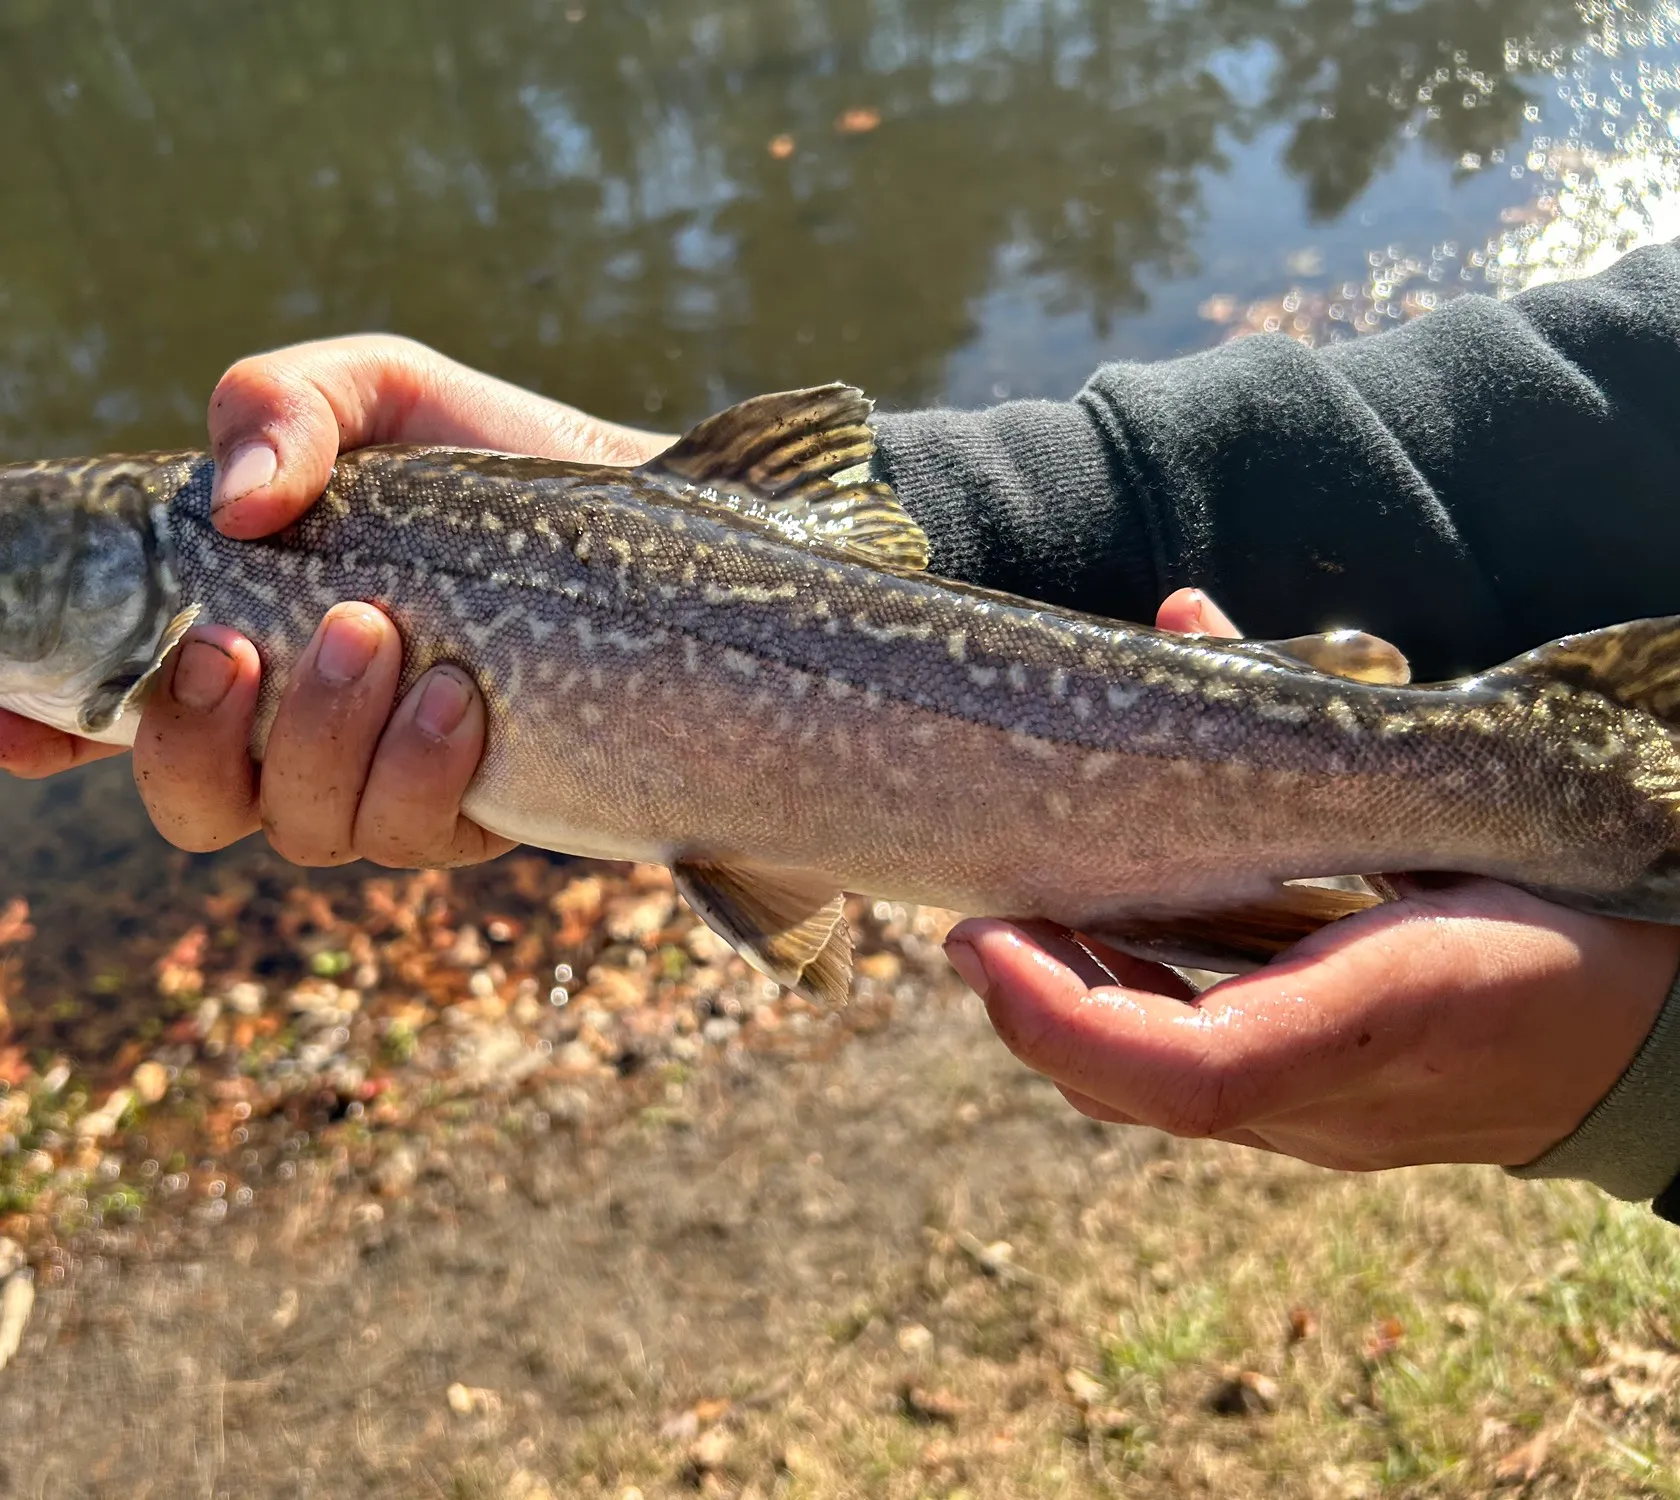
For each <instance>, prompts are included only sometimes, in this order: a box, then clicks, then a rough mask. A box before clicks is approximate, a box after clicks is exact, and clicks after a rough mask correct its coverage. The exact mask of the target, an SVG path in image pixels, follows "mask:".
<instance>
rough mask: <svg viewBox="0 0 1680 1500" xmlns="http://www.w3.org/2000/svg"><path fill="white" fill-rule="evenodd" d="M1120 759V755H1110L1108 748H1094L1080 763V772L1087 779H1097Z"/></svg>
mask: <svg viewBox="0 0 1680 1500" xmlns="http://www.w3.org/2000/svg"><path fill="white" fill-rule="evenodd" d="M1119 759H1120V757H1119V756H1118V755H1110V754H1109V753H1108V752H1107V751H1106V750H1094V751H1092V753H1091V754H1089V755H1087V756H1086V757H1085V759H1084V760H1082V761H1081V762H1080V763H1079V774H1080V776H1081V777H1082V778H1083V779H1084V780H1086V781H1095V780H1096V779H1097V778H1098V777H1099V776H1101V775H1102V774H1103V772H1104V771H1107V770H1108V769H1109V768H1110V767H1111V766H1113V765H1114V764H1115V763H1116V762H1117V761H1118V760H1119Z"/></svg>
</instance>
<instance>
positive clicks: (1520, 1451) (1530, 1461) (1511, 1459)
mask: <svg viewBox="0 0 1680 1500" xmlns="http://www.w3.org/2000/svg"><path fill="white" fill-rule="evenodd" d="M1551 1446H1552V1434H1551V1432H1550V1431H1549V1430H1548V1429H1546V1428H1544V1427H1543V1428H1541V1429H1540V1431H1539V1432H1537V1433H1535V1434H1534V1436H1533V1437H1531V1438H1530V1439H1529V1440H1528V1441H1527V1442H1526V1443H1523V1444H1521V1445H1520V1446H1519V1447H1516V1448H1513V1449H1512V1450H1511V1451H1510V1452H1509V1453H1507V1454H1506V1455H1505V1456H1504V1457H1503V1458H1502V1459H1500V1460H1499V1462H1498V1463H1497V1464H1495V1465H1494V1466H1493V1482H1494V1483H1495V1484H1532V1483H1533V1482H1534V1480H1535V1479H1536V1478H1537V1477H1538V1476H1539V1473H1540V1470H1541V1469H1543V1468H1544V1467H1545V1465H1546V1450H1547V1449H1548V1448H1550V1447H1551Z"/></svg>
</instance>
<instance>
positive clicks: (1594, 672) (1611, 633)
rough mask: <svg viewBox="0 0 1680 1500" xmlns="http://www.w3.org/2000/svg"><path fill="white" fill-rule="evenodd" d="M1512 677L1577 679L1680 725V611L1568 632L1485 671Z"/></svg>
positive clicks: (1487, 676) (1495, 676)
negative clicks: (1620, 623)
mask: <svg viewBox="0 0 1680 1500" xmlns="http://www.w3.org/2000/svg"><path fill="white" fill-rule="evenodd" d="M1511 677H1526V678H1541V679H1548V678H1549V679H1551V680H1552V681H1556V682H1569V683H1573V684H1575V685H1576V686H1578V687H1584V688H1590V689H1591V690H1592V691H1593V692H1596V693H1602V694H1603V695H1604V696H1605V697H1606V698H1609V699H1612V700H1613V701H1615V702H1617V703H1620V704H1622V705H1624V706H1625V707H1627V708H1636V709H1640V710H1642V711H1643V712H1645V713H1648V714H1651V715H1653V716H1655V717H1656V718H1659V719H1661V720H1663V721H1664V722H1665V723H1667V724H1673V725H1677V726H1680V615H1661V616H1658V617H1655V618H1653V619H1648V620H1632V621H1629V622H1628V623H1627V624H1625V625H1610V626H1607V627H1606V628H1605V629H1603V630H1589V631H1586V632H1584V633H1583V634H1581V635H1566V636H1564V637H1563V638H1562V639H1561V640H1556V641H1552V642H1550V643H1549V644H1547V645H1544V646H1537V647H1536V648H1535V649H1534V650H1533V651H1528V652H1525V653H1524V654H1523V655H1521V656H1518V657H1515V658H1513V659H1512V660H1511V661H1508V662H1506V663H1505V664H1504V666H1501V667H1495V668H1494V669H1493V670H1492V671H1491V672H1486V673H1484V674H1483V680H1484V681H1489V680H1492V681H1497V680H1499V679H1501V678H1511Z"/></svg>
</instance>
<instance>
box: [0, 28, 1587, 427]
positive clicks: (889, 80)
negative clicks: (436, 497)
mask: <svg viewBox="0 0 1680 1500" xmlns="http://www.w3.org/2000/svg"><path fill="white" fill-rule="evenodd" d="M98 17H99V18H98V19H89V17H88V16H87V15H86V14H83V13H80V11H79V8H76V7H61V6H51V5H48V4H45V3H42V0H33V3H20V4H17V5H14V6H11V7H9V8H8V9H7V10H6V11H5V12H3V13H0V141H4V142H5V150H4V152H3V153H0V203H3V204H4V205H5V212H4V215H3V216H0V449H3V450H4V451H5V452H6V453H8V454H11V455H18V454H31V455H33V454H40V453H46V452H50V451H61V450H65V449H85V448H91V447H99V448H107V449H109V448H118V447H124V446H132V445H147V446H151V445H156V444H159V443H162V442H168V441H175V440H190V439H192V438H193V437H195V436H196V434H197V431H198V428H199V420H200V411H201V406H202V400H203V396H204V393H205V392H206V391H207V389H208V388H209V385H210V384H211V382H212V381H213V380H214V378H215V376H216V375H217V374H218V373H219V371H220V369H221V367H222V366H223V365H224V364H225V363H226V362H227V361H228V360H230V359H231V358H233V357H235V356H236V355H238V354H240V353H242V352H245V351H247V350H250V349H253V348H257V347H262V346H266V345H272V344H274V343H277V342H283V341H289V340H294V339H299V338H305V337H312V336H316V335H319V334H322V333H326V332H341V331H346V330H350V329H355V328H362V327H369V326H383V327H390V328H396V329H399V330H401V331H404V332H407V333H410V334H413V335H415V336H417V337H419V338H422V339H425V340H428V341H430V342H433V343H435V344H438V345H440V346H441V347H444V348H446V349H448V350H450V351H451V352H453V353H455V354H457V355H459V356H460V357H462V358H464V359H467V360H470V361H474V362H477V363H482V364H485V365H489V366H493V367H494V368H495V369H497V370H498V371H499V372H500V373H502V374H505V375H506V376H508V377H509V378H511V379H514V380H519V381H523V382H526V383H528V384H531V385H534V386H537V387H540V388H543V389H546V390H549V391H551V392H553V393H555V394H559V395H563V396H565V397H567V398H569V399H572V400H575V401H578V402H580V403H582V404H586V405H588V406H589V407H591V408H593V409H595V410H598V411H601V412H603V413H606V414H609V415H613V416H617V417H621V418H625V419H629V420H640V421H643V422H649V423H653V424H658V425H677V424H678V423H680V422H682V421H685V420H688V419H690V418H693V417H695V416H697V415H698V414H700V413H701V412H703V411H704V410H706V409H709V408H711V407H713V406H716V405H717V404H719V403H720V402H722V401H723V400H725V399H727V398H728V397H730V396H733V395H737V394H740V393H742V392H745V391H748V390H757V389H763V388H767V387H773V386H778V385H784V384H793V383H795V382H798V381H801V380H806V379H810V378H814V377H826V376H828V375H830V374H832V373H835V372H837V371H844V372H846V373H847V374H849V375H851V376H852V377H853V378H859V379H864V380H867V381H868V382H869V383H870V384H871V386H872V388H873V389H875V390H876V391H877V392H878V393H879V394H881V395H883V396H886V397H888V398H896V399H898V400H905V401H908V400H926V399H929V398H932V397H934V396H936V395H937V394H938V391H939V389H940V376H941V368H942V365H943V362H944V361H945V360H946V358H947V357H948V356H949V354H950V353H951V351H953V350H954V349H956V348H959V347H960V346H962V345H963V344H964V343H965V342H966V341H967V340H968V339H969V338H970V337H971V336H972V334H973V331H974V326H973V320H974V317H975V313H974V308H975V305H976V303H977V301H978V300H979V299H980V298H981V297H982V296H983V295H984V294H985V293H987V292H988V290H991V289H993V288H995V287H996V286H997V285H998V284H999V283H1000V282H1002V281H1005V280H1008V279H1010V278H1020V277H1032V278H1035V283H1034V284H1035V285H1042V287H1043V288H1044V295H1045V296H1046V298H1047V299H1048V300H1049V302H1050V303H1051V305H1052V306H1054V307H1055V308H1058V309H1060V310H1068V309H1076V310H1083V311H1084V312H1085V313H1087V314H1088V315H1089V317H1090V318H1091V319H1092V320H1093V322H1094V324H1095V325H1096V326H1097V327H1098V328H1100V329H1105V328H1106V327H1107V326H1108V325H1109V324H1110V323H1111V322H1112V320H1114V319H1116V318H1117V317H1119V316H1121V315H1123V314H1126V313H1127V312H1129V311H1132V310H1135V309H1137V308H1138V307H1139V306H1140V305H1142V303H1143V301H1144V299H1145V293H1144V291H1143V290H1142V287H1141V285H1140V282H1141V280H1142V279H1143V278H1146V277H1157V278H1159V277H1172V276H1177V275H1183V274H1186V273H1187V272H1189V271H1190V270H1192V269H1193V264H1194V255H1193V251H1192V241H1193V236H1194V233H1195V229H1196V226H1197V223H1198V216H1199V214H1200V212H1201V204H1202V194H1203V189H1204V185H1205V182H1206V180H1207V175H1208V174H1209V173H1213V172H1218V171H1220V170H1221V169H1222V168H1224V167H1225V166H1226V165H1227V163H1226V158H1225V156H1224V155H1223V153H1224V151H1226V150H1227V149H1229V148H1232V147H1233V146H1235V145H1238V144H1240V143H1242V142H1245V141H1248V140H1251V139H1253V138H1254V136H1255V135H1256V133H1257V132H1259V131H1261V130H1263V129H1273V128H1277V127H1279V126H1280V125H1282V126H1284V127H1286V128H1287V130H1288V132H1289V144H1288V146H1287V150H1286V153H1285V162H1286V165H1287V169H1288V170H1289V171H1290V172H1291V173H1293V174H1294V175H1295V176H1297V177H1298V178H1299V179H1300V180H1301V181H1302V183H1303V184H1304V188H1305V198H1306V201H1307V203H1308V204H1309V205H1310V209H1311V211H1312V213H1314V214H1316V215H1320V216H1333V215H1335V214H1337V213H1339V212H1340V211H1341V210H1342V209H1344V208H1345V207H1346V205H1347V204H1348V203H1349V202H1350V201H1351V200H1352V199H1353V198H1354V197H1355V196H1356V195H1357V194H1358V193H1359V192H1360V191H1361V190H1362V189H1363V188H1364V187H1365V186H1366V185H1367V184H1368V183H1369V182H1370V181H1371V180H1372V178H1373V175H1374V174H1376V173H1378V172H1379V171H1380V170H1381V169H1382V168H1383V166H1384V164H1385V163H1386V162H1388V161H1389V160H1390V158H1391V157H1392V156H1393V155H1394V154H1395V152H1396V151H1397V150H1398V149H1399V146H1400V144H1401V143H1402V141H1403V140H1404V139H1405V138H1406V137H1407V135H1408V134H1409V133H1417V134H1419V135H1420V136H1421V139H1422V140H1423V141H1424V142H1426V143H1427V145H1428V147H1429V148H1430V149H1431V150H1433V151H1435V152H1437V153H1438V154H1439V155H1440V156H1441V157H1442V158H1443V159H1444V160H1445V161H1447V162H1456V161H1457V160H1458V159H1459V158H1460V157H1461V156H1463V155H1464V154H1465V153H1467V152H1469V153H1476V154H1479V155H1486V154H1488V153H1490V152H1492V151H1493V150H1494V149H1496V148H1498V147H1500V146H1501V145H1503V144H1505V143H1508V142H1510V141H1512V140H1513V139H1514V138H1515V137H1516V135H1517V133H1518V131H1519V130H1520V128H1521V120H1522V115H1523V111H1524V108H1525V107H1526V106H1527V105H1528V104H1529V103H1530V102H1531V94H1532V92H1533V88H1534V85H1533V84H1532V82H1529V81H1525V80H1524V78H1523V77H1521V76H1520V75H1517V74H1513V73H1511V72H1509V71H1508V70H1507V60H1506V39H1507V38H1508V37H1512V36H1522V37H1525V38H1528V39H1530V40H1531V41H1533V42H1535V43H1537V44H1538V45H1541V46H1546V45H1558V46H1567V45H1569V44H1571V43H1572V42H1573V41H1575V40H1576V39H1578V37H1579V36H1580V34H1581V33H1582V29H1583V27H1582V22H1581V21H1580V19H1579V17H1578V16H1577V13H1576V11H1575V9H1574V7H1573V5H1571V4H1569V3H1567V0H1481V3H1475V4H1466V3H1464V0H1422V3H1410V4H1399V3H1363V4H1361V3H1355V0H1302V3H1284V0H1179V3H1171V0H1038V3H1029V0H752V3H739V0H612V3H605V0H557V3H549V0H485V3H481V4H479V5H475V6H474V7H472V8H471V9H470V11H464V10H462V9H461V8H459V7H457V6H454V5H452V4H450V3H448V0H432V3H430V4H424V5H418V6H416V5H401V6H399V5H394V4H388V3H372V0H367V3H362V4H358V5H354V6H346V5H342V4H339V3H336V0H302V3H298V4H293V5H288V6H284V7H259V6H229V5H226V4H223V3H219V0H182V3H178V4H173V5H170V6H167V7H155V6H148V7H122V8H118V9H115V10H103V11H101V12H99V13H98ZM848 109H868V110H873V111H878V112H879V116H880V122H881V123H880V124H879V127H878V128H875V129H862V130H858V129H854V130H852V131H850V132H847V131H843V130H839V129H837V128H836V121H837V119H838V118H839V117H840V116H841V115H842V114H843V112H844V111H846V110H848ZM857 120H858V121H860V122H861V123H864V124H867V123H868V117H867V116H859V117H857ZM779 136H790V137H791V138H792V142H793V149H792V151H791V153H789V152H787V151H786V149H785V146H784V147H783V148H782V149H781V150H779V151H777V152H772V151H771V150H770V149H768V148H769V145H770V143H771V141H772V140H773V139H774V138H776V137H779Z"/></svg>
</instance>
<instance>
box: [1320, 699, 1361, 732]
mask: <svg viewBox="0 0 1680 1500" xmlns="http://www.w3.org/2000/svg"><path fill="white" fill-rule="evenodd" d="M1324 714H1325V717H1326V718H1328V719H1329V720H1330V722H1331V723H1332V724H1334V725H1335V726H1336V727H1337V728H1338V729H1340V730H1341V731H1342V732H1343V733H1344V734H1348V735H1357V734H1361V733H1363V728H1362V726H1361V725H1360V722H1359V716H1358V715H1357V714H1356V713H1354V711H1353V709H1352V707H1351V706H1350V705H1349V704H1348V701H1347V699H1346V698H1332V699H1331V700H1330V701H1329V703H1328V704H1326V705H1325V708H1324Z"/></svg>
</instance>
